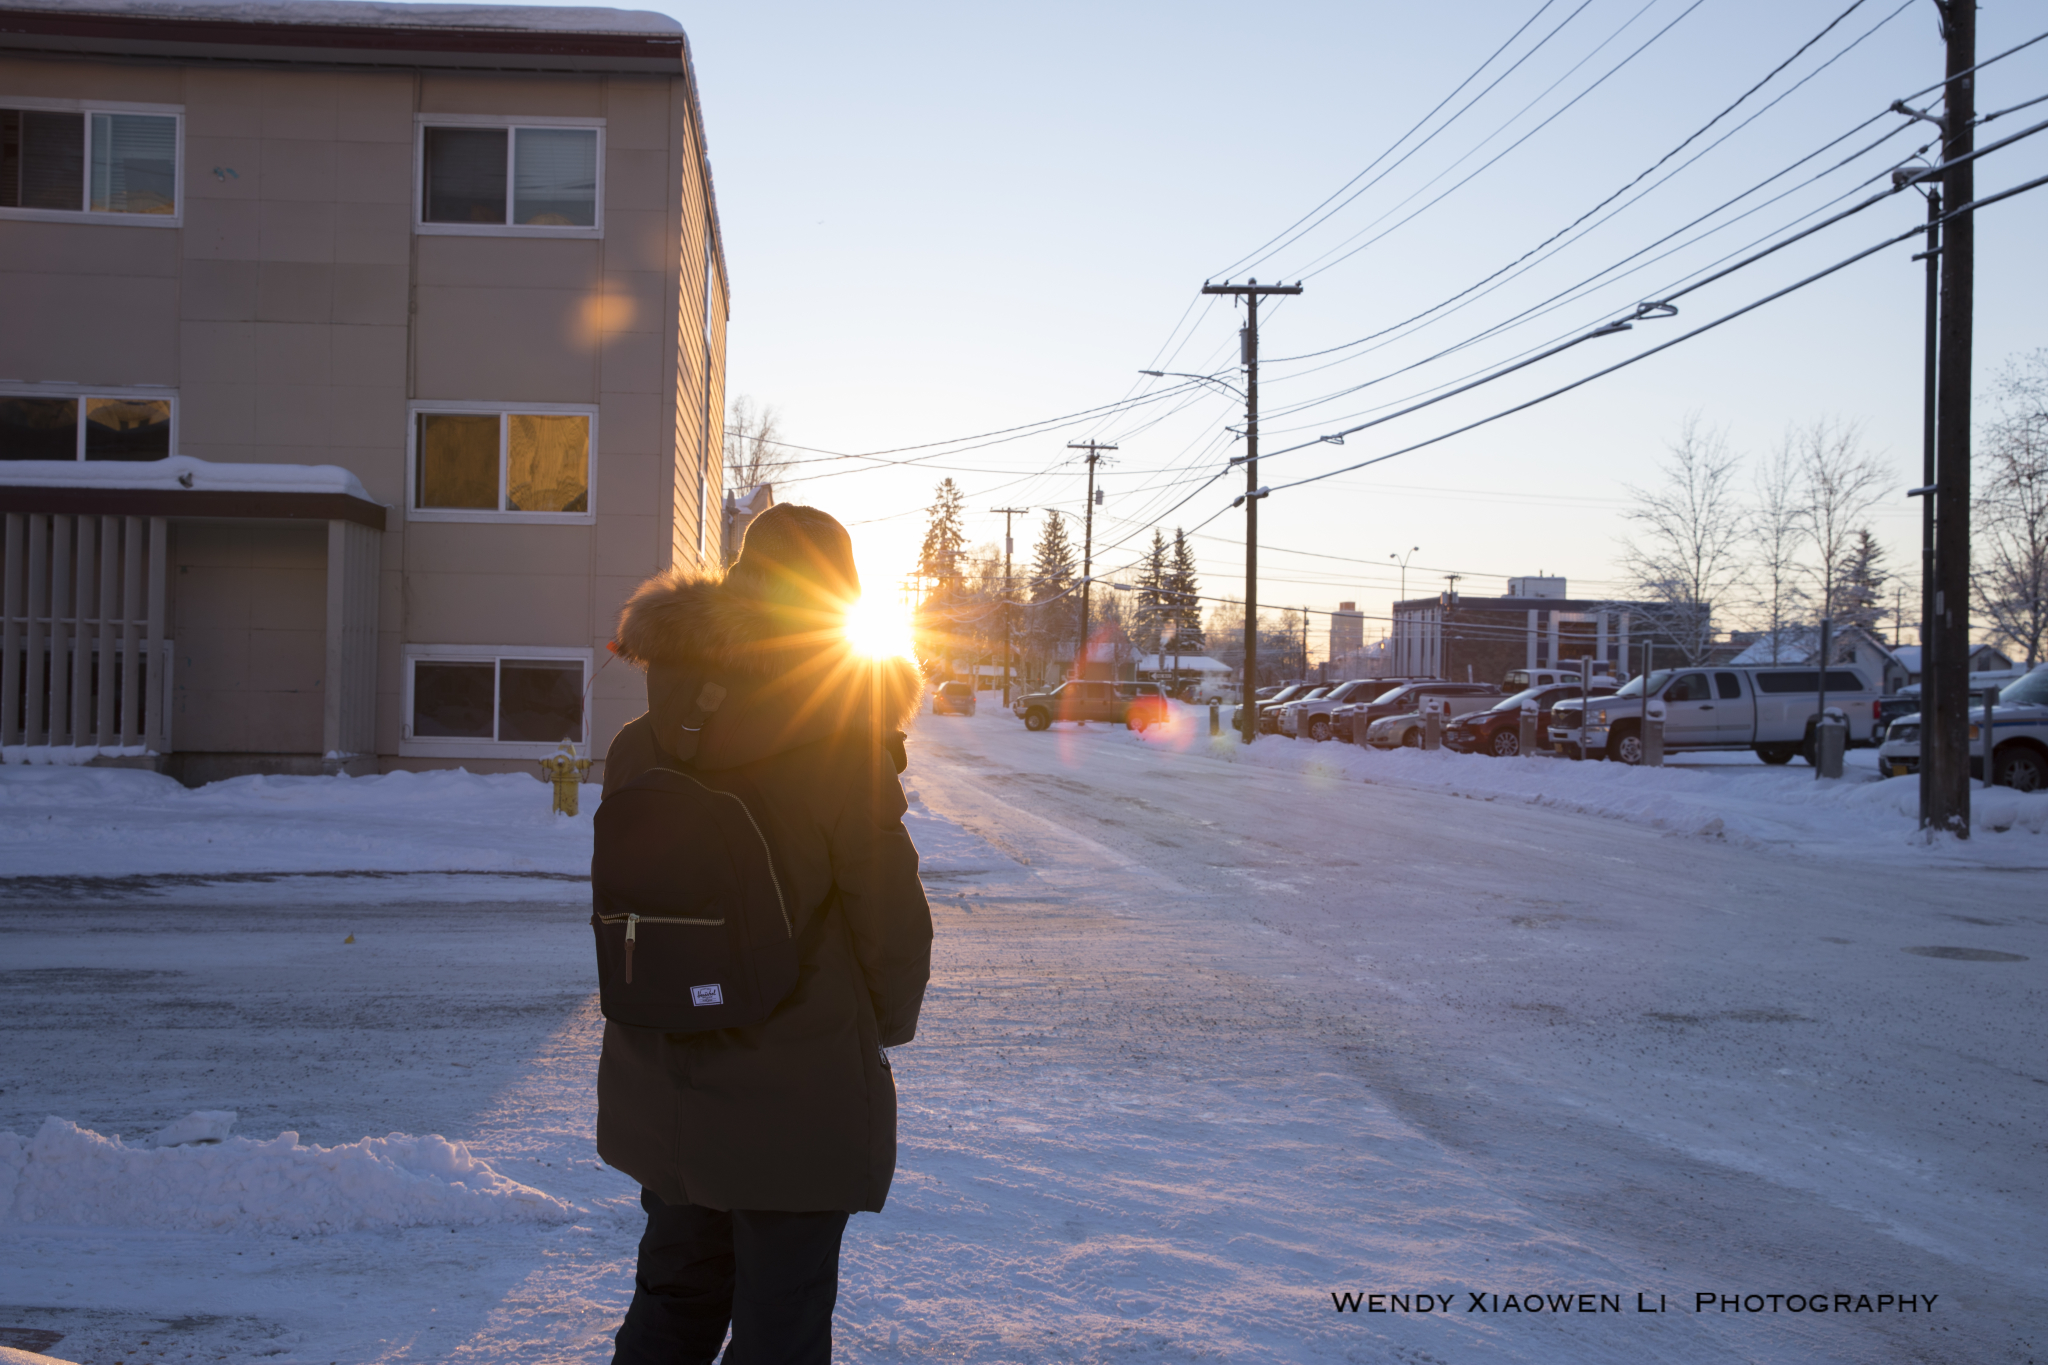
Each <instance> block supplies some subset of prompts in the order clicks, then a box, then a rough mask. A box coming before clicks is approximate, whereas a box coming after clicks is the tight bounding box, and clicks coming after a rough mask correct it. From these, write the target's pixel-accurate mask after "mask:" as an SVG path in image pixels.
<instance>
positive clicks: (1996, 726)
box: [1877, 664, 2048, 792]
mask: <svg viewBox="0 0 2048 1365" xmlns="http://www.w3.org/2000/svg"><path fill="white" fill-rule="evenodd" d="M1973 681H1974V680H1973ZM1970 703H1971V705H1970V776H1972V777H1975V778H1980V779H1981V778H1982V777H1983V776H1984V707H1983V700H1982V698H1981V696H1980V695H1979V694H1977V693H1975V692H1973V693H1971V697H1970ZM1877 767H1878V771H1879V772H1881V773H1883V774H1884V775H1885V776H1886V777H1904V776H1905V775H1907V774H1908V773H1914V772H1918V771H1919V770H1920V716H1919V715H1918V714H1917V713H1915V714H1913V715H1910V716H1902V717H1900V718H1899V719H1898V720H1895V721H1893V722H1892V725H1891V729H1890V730H1888V731H1886V732H1885V737H1884V743H1883V744H1881V745H1879V746H1878V749H1877ZM1991 780H1992V782H1993V783H1994V784H1995V785H1997V786H2000V787H2011V788H2013V789H2015V790H2017V791H2023V792H2037V791H2048V664H2044V665H2042V666H2041V667H2040V668H2037V669H2035V670H2034V671H2033V672H2031V673H2029V674H2027V675H2026V676H2025V677H2023V678H2021V679H2020V680H2019V681H2017V682H2012V683H2007V684H2006V685H2005V688H2004V690H2002V691H2001V692H1999V694H1998V700H1997V701H1995V702H1993V703H1992V706H1991Z"/></svg>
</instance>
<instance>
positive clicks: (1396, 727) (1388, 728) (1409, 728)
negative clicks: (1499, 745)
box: [1352, 683, 1500, 749]
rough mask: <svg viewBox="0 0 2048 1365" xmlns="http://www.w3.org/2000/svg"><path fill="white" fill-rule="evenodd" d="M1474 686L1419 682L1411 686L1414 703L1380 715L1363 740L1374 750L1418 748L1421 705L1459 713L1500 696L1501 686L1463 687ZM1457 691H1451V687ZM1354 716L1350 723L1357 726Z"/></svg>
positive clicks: (1486, 704)
mask: <svg viewBox="0 0 2048 1365" xmlns="http://www.w3.org/2000/svg"><path fill="white" fill-rule="evenodd" d="M1472 686H1474V684H1472V683H1462V684H1461V683H1435V684H1431V683H1421V684H1418V685H1416V686H1415V688H1414V689H1413V697H1412V700H1413V702H1414V705H1413V706H1409V707H1406V708H1404V709H1402V710H1400V711H1396V712H1395V713H1394V714H1393V715H1391V716H1381V717H1380V718H1379V719H1378V720H1376V721H1374V722H1372V724H1370V725H1368V726H1367V727H1366V729H1365V742H1366V743H1367V744H1368V745H1370V746H1372V747H1373V748H1375V749H1419V748H1421V747H1422V727H1423V725H1424V723H1425V721H1424V708H1425V707H1427V706H1429V705H1430V704H1431V703H1435V704H1436V705H1437V706H1439V707H1440V708H1441V709H1442V711H1443V713H1444V715H1445V716H1446V717H1447V718H1448V717H1451V716H1462V715H1464V714H1465V713H1466V712H1468V711H1483V710H1485V709H1486V708H1487V707H1489V706H1491V705H1493V703H1494V702H1495V701H1497V700H1498V699H1499V697H1500V689H1499V688H1497V687H1492V686H1488V687H1487V690H1486V691H1484V692H1472V691H1466V690H1463V689H1465V688H1470V687H1472ZM1454 687H1455V688H1458V689H1460V690H1458V691H1450V690H1448V689H1450V688H1454ZM1357 723H1358V722H1357V721H1356V720H1355V719H1354V720H1353V721H1352V724H1353V725H1354V726H1356V725H1357Z"/></svg>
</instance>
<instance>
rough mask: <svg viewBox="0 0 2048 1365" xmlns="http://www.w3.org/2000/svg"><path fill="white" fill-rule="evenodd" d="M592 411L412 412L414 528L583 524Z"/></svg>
mask: <svg viewBox="0 0 2048 1365" xmlns="http://www.w3.org/2000/svg"><path fill="white" fill-rule="evenodd" d="M596 424H597V414H596V411H595V409H589V408H586V409H583V410H580V411H578V410H575V409H566V408H553V409H541V408H500V407H494V406H490V405H480V404H460V403H458V404H434V403H417V404H414V405H413V414H412V439H411V464H412V470H411V478H410V480H409V484H410V487H411V489H412V495H411V499H410V503H411V516H412V518H413V519H414V520H416V521H544V522H562V523H588V522H589V521H591V520H592V515H591V486H592V481H593V476H594V473H595V469H596V463H597V460H596V441H595V440H594V437H595V435H596V431H595V428H596Z"/></svg>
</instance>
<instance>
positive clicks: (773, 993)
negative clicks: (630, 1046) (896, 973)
mask: <svg viewBox="0 0 2048 1365" xmlns="http://www.w3.org/2000/svg"><path fill="white" fill-rule="evenodd" d="M720 783H721V786H725V787H730V788H733V789H734V790H724V791H722V790H718V789H716V788H713V787H709V786H706V785H705V784H704V783H703V782H702V781H700V780H698V779H697V778H696V777H694V776H692V775H691V774H690V773H687V772H683V771H681V770H679V769H675V768H655V769H653V770H652V771H649V772H646V773H642V774H641V775H640V776H639V777H636V778H634V779H633V780H632V781H631V782H628V783H627V784H626V785H625V786H623V787H621V788H619V789H618V790H617V791H615V792H613V793H612V794H611V795H610V796H607V797H606V798H605V799H604V803H603V804H602V805H600V806H599V807H598V808H597V816H596V819H595V821H594V825H595V830H596V837H595V844H594V847H593V849H592V852H591V859H590V888H591V895H592V901H593V908H592V910H591V915H590V926H591V929H592V930H593V931H594V932H595V933H596V935H597V981H598V991H599V1001H600V1004H601V1006H602V1008H603V1010H604V1017H605V1018H607V1019H609V1020H611V1021H613V1022H614V1023H619V1024H630V1025H632V1026H634V1027H637V1028H651V1029H661V1030H662V1031H664V1032H668V1033H694V1032H698V1031H700V1030H704V1029H721V1028H740V1027H743V1026H745V1025H748V1024H758V1023H760V1022H761V1021H762V1020H763V1019H766V1018H767V1017H768V1015H769V1014H770V1013H771V1012H772V1011H773V1010H774V1009H775V1007H776V1006H777V1005H779V1004H781V1003H782V1001H783V1000H784V999H785V998H786V997H787V996H788V995H789V993H790V991H792V990H794V989H795V988H796V977H797V945H796V933H795V926H794V924H793V923H792V921H791V917H790V906H789V902H788V899H787V898H786V896H785V894H784V891H783V887H782V883H781V880H780V879H779V878H778V877H777V876H776V872H775V861H774V857H773V855H772V853H771V852H770V850H769V847H768V838H767V834H766V832H765V831H764V830H763V828H762V825H761V822H760V820H759V819H757V818H756V816H755V814H754V811H755V810H758V809H759V808H760V802H759V801H758V800H753V801H749V800H748V799H747V797H748V796H749V795H751V793H752V788H751V787H750V786H748V785H747V784H746V783H745V782H744V781H742V780H740V779H739V778H738V775H737V774H731V773H728V774H723V775H722V776H721V777H720Z"/></svg>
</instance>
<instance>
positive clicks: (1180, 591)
mask: <svg viewBox="0 0 2048 1365" xmlns="http://www.w3.org/2000/svg"><path fill="white" fill-rule="evenodd" d="M1167 586H1168V587H1170V588H1171V589H1172V590H1173V595H1174V596H1173V600H1174V612H1175V614H1174V618H1173V621H1174V625H1175V627H1176V628H1177V629H1176V635H1175V641H1176V643H1177V644H1179V646H1180V648H1181V652H1182V653H1184V654H1206V653H1208V650H1209V640H1208V636H1207V632H1205V631H1204V630H1203V629H1202V602H1201V599H1200V597H1199V596H1198V595H1197V594H1199V593H1200V592H1201V584H1200V582H1198V581H1197V580H1196V578H1195V552H1194V550H1193V549H1191V548H1190V547H1189V545H1188V538H1187V536H1185V535H1184V534H1182V532H1181V529H1180V528H1179V527H1178V526H1176V527H1174V528H1173V567H1172V569H1171V570H1170V571H1169V573H1168V575H1167Z"/></svg>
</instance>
